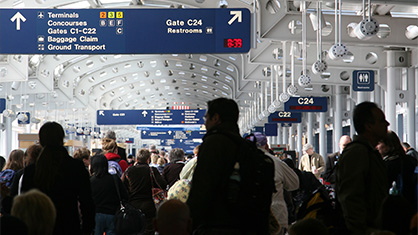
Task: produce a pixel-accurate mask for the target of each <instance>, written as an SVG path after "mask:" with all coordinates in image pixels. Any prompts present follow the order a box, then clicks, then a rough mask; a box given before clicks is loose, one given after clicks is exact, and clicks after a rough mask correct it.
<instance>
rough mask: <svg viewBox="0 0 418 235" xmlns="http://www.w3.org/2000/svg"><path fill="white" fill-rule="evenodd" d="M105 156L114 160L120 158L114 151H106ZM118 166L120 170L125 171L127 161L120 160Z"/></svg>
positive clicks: (109, 159)
mask: <svg viewBox="0 0 418 235" xmlns="http://www.w3.org/2000/svg"><path fill="white" fill-rule="evenodd" d="M105 156H106V158H107V160H108V161H116V160H117V159H121V158H120V156H119V155H117V154H116V153H106V154H105ZM119 166H120V168H121V169H122V172H125V170H126V169H127V168H128V163H127V162H126V161H125V160H120V161H119Z"/></svg>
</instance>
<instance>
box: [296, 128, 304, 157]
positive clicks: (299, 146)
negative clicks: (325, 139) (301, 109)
mask: <svg viewBox="0 0 418 235" xmlns="http://www.w3.org/2000/svg"><path fill="white" fill-rule="evenodd" d="M302 136H303V122H302V123H299V124H298V137H297V147H296V152H297V153H298V156H302Z"/></svg>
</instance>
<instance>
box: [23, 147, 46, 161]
mask: <svg viewBox="0 0 418 235" xmlns="http://www.w3.org/2000/svg"><path fill="white" fill-rule="evenodd" d="M41 152H42V146H41V145H39V144H32V145H31V146H29V148H27V149H26V152H25V155H26V159H25V163H26V165H29V164H31V163H35V162H36V159H38V157H39V154H40V153H41Z"/></svg>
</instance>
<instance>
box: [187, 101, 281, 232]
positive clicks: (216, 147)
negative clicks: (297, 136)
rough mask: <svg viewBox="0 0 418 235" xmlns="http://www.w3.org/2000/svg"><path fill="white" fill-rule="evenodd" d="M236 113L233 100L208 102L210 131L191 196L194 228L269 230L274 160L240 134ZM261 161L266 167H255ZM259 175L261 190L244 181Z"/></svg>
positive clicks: (205, 141) (207, 115)
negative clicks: (248, 186) (258, 168)
mask: <svg viewBox="0 0 418 235" xmlns="http://www.w3.org/2000/svg"><path fill="white" fill-rule="evenodd" d="M238 118H239V109H238V105H237V103H236V102H235V101H234V100H232V99H227V98H218V99H215V100H211V101H209V102H208V109H207V111H206V114H205V117H204V119H205V126H206V130H207V133H206V135H205V136H204V137H203V143H202V144H201V145H200V148H199V153H198V158H197V165H196V169H195V172H194V174H193V181H192V185H191V189H190V195H189V198H188V200H187V204H188V206H189V208H190V211H191V216H192V220H193V229H194V231H195V234H243V233H247V234H268V233H269V224H268V222H269V215H270V206H271V198H272V194H273V191H274V164H273V161H272V160H271V159H270V158H269V157H267V156H265V155H264V154H263V153H262V152H261V150H258V149H257V147H256V146H255V144H251V143H249V142H246V140H244V139H243V138H242V137H241V136H240V134H239V128H238V125H237V122H238ZM256 158H258V159H256ZM259 160H261V161H259ZM257 163H261V165H262V166H263V168H264V170H263V171H259V172H257V170H256V169H253V168H252V167H258V165H259V164H257ZM263 164H265V165H263ZM264 176H267V177H264ZM255 179H260V180H259V181H257V182H256V183H258V184H259V187H258V189H257V190H254V189H255V187H250V188H244V186H243V185H244V183H245V182H249V181H252V183H254V181H255ZM254 184H255V183H254ZM254 184H249V185H254ZM251 189H252V190H251ZM251 198H252V199H255V200H253V201H251V200H250V199H251Z"/></svg>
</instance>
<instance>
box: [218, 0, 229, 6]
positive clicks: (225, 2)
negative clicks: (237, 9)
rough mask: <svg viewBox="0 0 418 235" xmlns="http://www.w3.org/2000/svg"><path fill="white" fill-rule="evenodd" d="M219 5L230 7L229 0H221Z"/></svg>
mask: <svg viewBox="0 0 418 235" xmlns="http://www.w3.org/2000/svg"><path fill="white" fill-rule="evenodd" d="M218 7H219V8H228V2H227V1H226V0H219V2H218Z"/></svg>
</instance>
